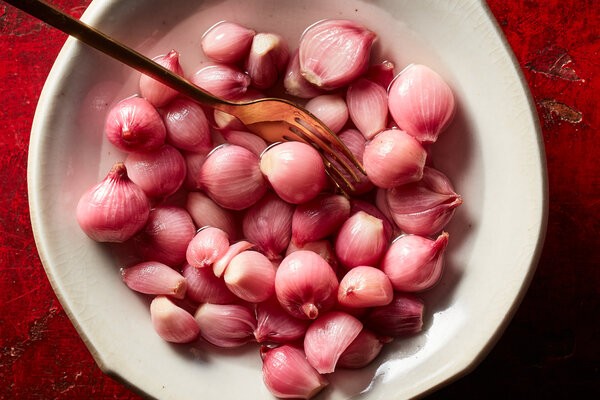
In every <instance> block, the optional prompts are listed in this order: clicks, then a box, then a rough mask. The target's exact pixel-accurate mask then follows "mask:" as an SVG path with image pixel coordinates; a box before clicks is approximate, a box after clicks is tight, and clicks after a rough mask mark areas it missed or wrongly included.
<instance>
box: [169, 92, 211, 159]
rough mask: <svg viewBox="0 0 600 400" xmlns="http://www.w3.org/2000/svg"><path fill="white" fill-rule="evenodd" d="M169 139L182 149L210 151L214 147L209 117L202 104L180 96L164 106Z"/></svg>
mask: <svg viewBox="0 0 600 400" xmlns="http://www.w3.org/2000/svg"><path fill="white" fill-rule="evenodd" d="M162 115H163V120H164V123H165V127H166V129H167V141H168V142H169V143H170V144H172V145H173V146H175V147H177V148H178V149H180V150H187V151H191V152H197V153H208V151H209V150H210V149H211V148H212V139H211V135H210V129H209V123H208V118H206V114H205V112H204V110H203V109H202V106H201V105H199V104H198V103H196V102H195V101H193V100H191V99H188V98H186V97H178V98H176V99H175V100H173V101H171V102H170V103H169V104H167V105H166V106H165V107H163V108H162Z"/></svg>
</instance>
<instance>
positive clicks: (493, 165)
mask: <svg viewBox="0 0 600 400" xmlns="http://www.w3.org/2000/svg"><path fill="white" fill-rule="evenodd" d="M323 18H348V19H354V20H357V21H359V22H362V23H364V24H365V25H366V26H368V27H369V28H371V29H373V30H374V31H375V32H376V33H377V34H378V35H379V37H380V39H379V41H378V44H377V45H376V48H375V52H376V54H385V55H386V56H387V57H388V58H390V59H392V60H393V61H394V62H395V63H396V66H397V67H398V69H401V68H402V67H403V66H405V65H406V64H408V63H422V64H426V65H429V66H430V67H432V68H433V69H435V70H436V71H438V72H439V73H440V74H441V75H442V76H443V77H444V79H446V80H447V82H449V84H450V85H451V87H452V88H453V90H454V92H455V94H456V97H457V100H458V112H457V114H456V117H455V120H454V122H453V124H452V125H451V127H450V129H449V130H448V131H447V132H445V133H444V134H443V135H442V136H441V137H440V140H439V142H438V143H437V144H436V146H435V152H434V154H433V157H434V160H435V163H436V165H437V166H438V167H439V169H440V170H442V171H444V172H445V173H446V174H447V175H448V176H449V177H450V178H451V179H452V181H453V182H454V184H455V187H456V189H457V191H458V192H459V193H460V194H461V195H462V196H463V199H464V204H463V205H462V206H461V208H460V209H459V210H458V212H457V213H456V216H455V218H454V220H453V221H452V223H451V225H450V226H448V227H447V230H448V231H449V232H450V234H451V235H452V240H451V244H450V246H449V249H448V257H447V261H446V270H445V273H444V276H443V279H442V282H441V283H440V284H439V285H438V286H436V287H435V288H434V289H432V290H431V291H429V292H427V293H426V294H425V295H424V296H423V297H424V298H425V301H426V307H427V311H426V315H425V326H424V330H423V332H422V333H421V334H419V335H417V336H414V337H411V338H409V339H406V340H397V341H395V342H394V343H393V344H391V345H389V346H386V349H385V350H384V352H383V353H382V354H381V355H380V356H379V357H378V358H377V359H376V360H375V362H374V363H373V364H371V365H370V366H369V367H367V368H365V369H362V370H357V371H350V370H348V371H339V372H336V373H335V374H334V375H333V376H332V377H331V382H332V384H331V385H330V386H329V387H328V388H327V389H325V390H324V391H323V392H322V393H321V394H320V395H319V396H318V397H317V398H318V399H332V400H333V399H348V398H360V399H404V398H411V397H415V396H420V395H423V394H425V393H428V392H430V391H432V390H435V388H437V387H439V386H440V385H443V384H445V383H447V382H449V381H450V380H452V379H456V378H457V377H459V376H461V375H462V374H464V373H466V372H468V371H469V370H470V369H472V368H474V367H475V366H476V365H477V363H478V362H479V361H481V359H482V358H483V357H484V356H485V355H486V354H487V352H488V351H489V350H490V348H491V347H492V346H493V344H494V343H495V341H496V340H497V339H498V338H499V336H500V335H501V334H502V332H503V329H504V328H505V327H506V325H507V324H508V322H509V321H510V318H511V316H512V314H513V313H514V311H515V310H516V308H517V307H518V305H519V302H520V300H521V298H522V297H523V295H524V293H525V291H526V289H527V286H528V284H529V281H530V280H531V277H532V275H533V273H534V270H535V266H536V263H537V259H538V256H539V253H540V250H541V247H542V244H543V239H544V233H545V225H546V209H547V193H546V192H547V189H546V172H545V159H544V153H543V144H542V142H541V136H540V129H539V126H538V123H537V116H536V113H535V108H534V107H533V105H532V102H531V99H530V95H529V93H528V90H527V87H526V84H525V82H524V81H523V78H522V75H521V73H520V70H519V66H518V65H517V64H516V63H515V60H514V57H513V56H512V53H511V51H510V49H509V47H508V45H507V43H506V41H505V40H504V38H503V37H502V34H501V31H500V29H499V28H498V27H497V25H496V24H495V21H494V19H493V16H492V15H491V13H490V12H489V10H488V9H487V8H486V6H485V2H483V1H479V0H461V1H454V2H441V1H433V0H423V1H409V0H403V1H396V0H368V1H367V0H364V1H358V0H351V1H342V0H334V1H327V2H325V1H321V0H312V1H311V0H306V1H300V0H294V1H292V0H285V1H272V0H248V1H239V0H237V1H235V0H205V1H198V2H191V1H175V2H164V1H158V0H129V1H126V2H119V1H98V0H97V1H94V2H92V4H91V5H90V7H89V8H88V9H87V11H86V12H85V14H84V17H83V20H84V21H86V22H87V23H89V24H91V25H93V26H96V27H98V28H100V29H101V30H103V31H105V32H107V33H109V34H111V35H114V36H115V37H116V38H118V39H120V40H122V41H123V42H125V43H127V44H129V45H131V46H132V47H134V48H136V49H138V50H140V51H141V52H143V53H144V54H146V55H148V56H155V55H158V54H162V53H165V52H167V51H169V50H170V49H171V48H176V49H177V50H178V51H180V52H181V54H182V59H181V61H182V65H183V67H184V69H190V68H195V67H196V66H197V65H198V64H200V63H201V62H202V59H201V56H200V51H199V42H200V37H201V35H202V33H203V32H204V31H205V30H206V29H207V28H208V27H210V26H211V25H213V24H214V23H215V22H217V21H219V20H223V19H229V20H235V21H237V22H240V23H242V24H245V25H247V26H250V27H253V28H254V29H257V30H263V31H266V30H270V31H274V32H278V33H282V34H284V35H285V36H286V37H287V38H288V39H289V40H290V43H295V42H297V40H298V38H299V36H300V34H301V33H302V31H303V29H304V28H305V27H306V26H308V25H309V24H310V23H312V22H314V21H317V20H319V19H323ZM138 77H139V74H138V73H136V72H134V71H132V70H130V69H129V68H127V67H125V66H123V65H121V64H119V63H118V62H116V61H113V60H111V59H109V58H107V57H106V56H104V55H102V54H100V53H98V52H97V51H95V50H92V49H90V48H88V47H87V46H85V45H82V44H80V43H78V42H77V41H75V40H72V39H69V40H68V41H67V43H66V45H65V47H64V48H63V50H62V51H61V53H60V55H59V57H58V58H57V60H56V63H55V65H54V67H53V69H52V71H51V73H50V75H49V77H48V80H47V83H46V85H45V87H44V90H43V93H42V95H41V98H40V101H39V105H38V108H37V112H36V115H35V120H34V126H33V130H32V135H31V145H30V154H29V166H28V179H29V183H28V184H29V198H30V209H31V218H32V224H33V229H34V234H35V239H36V243H37V246H38V251H39V254H40V256H41V258H42V261H43V264H44V267H45V269H46V273H47V275H48V277H49V279H50V281H51V283H52V286H53V288H54V290H55V291H56V294H57V296H58V297H59V299H60V301H61V303H62V305H63V307H64V308H65V310H66V312H67V313H68V314H69V317H70V318H71V320H72V321H73V324H74V325H75V326H76V328H77V329H78V331H79V333H80V335H81V337H82V338H83V340H84V341H85V343H86V345H87V346H88V348H89V349H90V351H91V352H92V354H93V355H94V358H95V359H96V361H97V363H98V364H99V366H100V368H102V370H104V371H105V372H106V373H108V374H111V375H114V376H116V377H118V379H120V380H122V381H124V382H127V383H128V384H129V385H131V386H133V387H135V388H137V389H138V390H139V391H140V392H143V393H145V394H146V395H148V396H150V397H154V398H160V399H177V400H184V399H196V398H203V399H217V398H218V399H223V400H225V399H240V398H245V399H269V398H272V396H271V395H270V394H269V393H268V391H267V389H266V388H265V387H264V385H263V383H262V378H261V361H260V358H259V357H258V356H257V351H256V347H255V346H246V347H243V348H241V349H238V350H233V351H232V350H215V349H213V348H211V349H208V348H203V347H202V346H200V347H199V346H196V347H194V346H185V345H183V346H174V345H170V344H168V343H166V342H164V341H163V340H162V339H160V338H159V337H158V335H157V334H156V333H155V332H154V331H153V328H152V325H151V322H150V318H149V313H148V302H147V301H146V300H145V299H144V298H143V297H141V296H139V295H136V294H135V293H134V292H132V291H131V290H129V289H128V288H127V287H126V286H125V285H124V284H123V283H122V282H121V277H120V274H119V265H118V264H117V261H116V259H115V256H114V255H113V254H112V253H111V252H110V251H109V250H108V248H107V247H105V246H103V245H100V244H97V243H95V242H92V241H91V240H90V239H89V238H88V237H87V236H86V235H85V234H84V233H83V232H82V231H81V230H80V229H79V227H78V225H77V221H76V220H75V207H76V204H77V201H78V199H79V197H80V196H81V194H82V193H83V191H84V190H85V189H86V188H87V187H89V186H90V185H91V184H93V183H94V182H96V181H98V180H99V179H101V178H102V177H104V175H105V174H106V171H108V169H109V167H110V166H111V165H112V163H113V162H114V161H117V160H119V159H122V154H120V153H119V152H118V151H116V150H114V148H113V147H111V146H110V145H109V144H108V143H107V141H106V139H105V138H104V137H103V134H102V126H103V120H104V117H105V115H106V113H107V111H108V109H109V107H110V106H111V105H112V104H114V103H115V102H116V101H118V100H119V99H121V98H123V97H125V96H127V95H129V94H130V93H132V92H133V91H134V90H135V87H136V83H137V79H138Z"/></svg>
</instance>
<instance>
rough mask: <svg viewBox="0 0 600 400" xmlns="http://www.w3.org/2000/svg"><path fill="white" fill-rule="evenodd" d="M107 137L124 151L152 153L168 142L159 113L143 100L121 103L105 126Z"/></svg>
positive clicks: (113, 110)
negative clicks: (151, 151)
mask: <svg viewBox="0 0 600 400" xmlns="http://www.w3.org/2000/svg"><path fill="white" fill-rule="evenodd" d="M104 132H105V134H106V138H107V139H108V141H109V142H111V143H112V144H113V145H114V146H115V147H117V148H118V149H120V150H123V151H125V152H132V151H150V150H154V149H157V148H159V147H160V146H162V144H163V143H164V142H165V138H166V136H167V130H166V128H165V124H164V123H163V121H162V118H161V116H160V114H159V113H158V111H156V109H155V108H154V106H153V105H152V104H150V102H148V100H146V99H144V98H142V97H137V96H135V97H129V98H127V99H124V100H121V101H120V102H119V103H117V104H116V105H115V106H114V107H113V108H111V109H110V111H109V112H108V115H107V116H106V122H105V124H104Z"/></svg>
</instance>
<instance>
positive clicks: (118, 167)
mask: <svg viewBox="0 0 600 400" xmlns="http://www.w3.org/2000/svg"><path fill="white" fill-rule="evenodd" d="M149 214H150V202H149V200H148V197H147V196H146V194H145V193H144V191H143V190H142V189H141V188H140V187H139V186H137V185H136V184H134V183H133V182H131V180H129V178H128V177H127V169H126V167H125V164H123V163H116V164H115V165H114V166H113V167H112V169H111V170H110V171H109V173H108V174H107V175H106V177H105V178H104V179H103V180H102V182H100V183H98V184H96V185H94V186H93V187H91V188H90V189H88V190H87V191H86V192H85V193H84V194H83V195H82V196H81V198H80V199H79V202H78V203H77V209H76V211H75V215H76V217H77V222H78V223H79V226H80V227H81V229H82V230H83V231H84V232H85V233H86V234H87V235H88V236H89V237H90V238H92V239H93V240H95V241H97V242H124V241H126V240H128V239H130V238H131V237H132V236H133V235H135V234H136V233H137V232H139V231H140V230H141V229H142V228H143V227H144V225H145V224H146V221H147V220H148V215H149Z"/></svg>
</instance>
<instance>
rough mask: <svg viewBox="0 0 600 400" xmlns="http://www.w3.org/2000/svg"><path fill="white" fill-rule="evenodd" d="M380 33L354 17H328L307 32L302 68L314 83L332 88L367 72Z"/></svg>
mask: <svg viewBox="0 0 600 400" xmlns="http://www.w3.org/2000/svg"><path fill="white" fill-rule="evenodd" d="M376 37H377V35H376V34H375V33H374V32H372V31H370V30H368V29H367V28H365V27H364V26H362V25H360V24H358V23H357V22H354V21H350V20H336V19H326V20H322V21H319V22H317V23H315V24H313V25H311V26H310V27H308V28H307V29H306V31H304V33H303V34H302V37H301V38H300V44H299V61H300V68H301V70H302V74H303V75H304V77H305V78H306V79H307V80H308V81H309V82H311V83H313V84H314V85H316V86H318V87H321V88H323V89H327V90H331V89H336V88H340V87H342V86H345V85H347V84H348V83H350V82H352V81H353V80H355V79H356V78H358V77H359V76H360V75H362V74H363V73H365V72H366V71H367V68H368V66H369V57H370V54H371V46H372V45H373V42H374V41H375V38H376Z"/></svg>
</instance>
